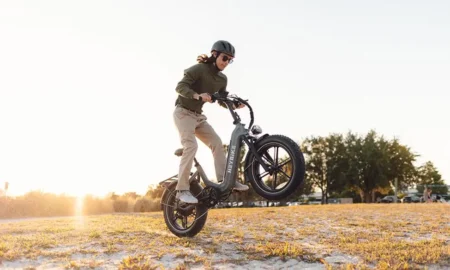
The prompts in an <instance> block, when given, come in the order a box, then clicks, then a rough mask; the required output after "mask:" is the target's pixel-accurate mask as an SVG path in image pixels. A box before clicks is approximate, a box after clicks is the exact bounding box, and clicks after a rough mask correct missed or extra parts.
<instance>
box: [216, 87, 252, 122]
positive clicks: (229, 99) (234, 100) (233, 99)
mask: <svg viewBox="0 0 450 270" xmlns="http://www.w3.org/2000/svg"><path fill="white" fill-rule="evenodd" d="M226 95H228V93H226ZM216 100H217V101H222V102H224V103H225V104H227V107H228V108H229V109H230V111H231V113H234V114H237V113H236V112H233V110H232V109H231V108H233V107H232V105H234V106H235V107H236V108H237V107H238V106H239V105H240V103H242V104H245V105H246V106H247V107H248V109H249V110H250V124H249V126H248V129H250V128H251V127H252V126H253V121H254V119H255V118H254V115H253V109H252V107H251V106H250V104H248V102H247V100H244V99H242V98H240V97H238V96H224V95H223V94H221V93H219V92H216V93H214V94H212V95H211V101H212V102H216ZM233 117H234V115H233Z"/></svg>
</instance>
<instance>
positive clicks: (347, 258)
mask: <svg viewBox="0 0 450 270" xmlns="http://www.w3.org/2000/svg"><path fill="white" fill-rule="evenodd" d="M0 261H2V263H3V265H0V267H22V268H25V267H30V268H37V267H43V268H47V267H65V268H103V267H111V266H112V267H113V268H121V269H189V268H195V267H197V268H206V269H214V268H216V267H219V266H222V267H224V268H228V267H233V265H240V266H242V267H244V268H245V267H248V268H251V269H253V268H255V267H261V266H263V265H272V266H273V267H274V268H275V269H276V268H278V267H286V268H289V267H295V266H298V267H299V266H300V267H305V266H308V267H311V268H316V269H427V268H436V269H440V268H443V269H445V268H448V267H450V205H448V204H446V205H444V204H407V205H401V204H400V205H387V204H382V205H380V204H377V205H375V204H374V205H364V204H361V205H357V204H354V205H328V206H321V205H316V206H292V207H270V208H247V209H241V208H234V209H213V210H211V211H210V212H209V216H208V220H207V223H206V225H205V227H204V229H203V231H201V232H200V234H199V235H197V236H196V237H194V238H191V239H180V238H177V237H175V236H173V235H172V234H171V233H170V232H169V231H168V230H167V228H166V225H165V223H164V220H163V217H162V212H157V213H150V214H113V215H98V216H86V217H71V218H50V219H33V220H24V221H14V222H5V221H3V222H1V221H0Z"/></svg>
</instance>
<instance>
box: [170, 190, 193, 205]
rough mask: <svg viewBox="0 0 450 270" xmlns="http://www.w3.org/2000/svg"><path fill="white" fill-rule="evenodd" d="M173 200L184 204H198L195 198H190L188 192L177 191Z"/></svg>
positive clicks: (190, 195)
mask: <svg viewBox="0 0 450 270" xmlns="http://www.w3.org/2000/svg"><path fill="white" fill-rule="evenodd" d="M175 198H177V199H179V200H180V201H182V202H184V203H191V204H196V203H198V200H197V198H195V197H194V196H192V194H191V192H190V191H189V190H178V191H177V195H176V196H175Z"/></svg>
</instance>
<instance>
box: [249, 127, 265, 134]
mask: <svg viewBox="0 0 450 270" xmlns="http://www.w3.org/2000/svg"><path fill="white" fill-rule="evenodd" d="M251 131H252V133H253V134H255V135H258V134H261V133H262V128H261V127H260V126H258V125H254V126H253V127H252V129H251Z"/></svg>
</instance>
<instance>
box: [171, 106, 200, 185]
mask: <svg viewBox="0 0 450 270" xmlns="http://www.w3.org/2000/svg"><path fill="white" fill-rule="evenodd" d="M173 119H174V122H175V125H176V127H177V129H178V132H179V136H180V141H181V144H182V145H183V155H182V156H181V160H180V167H179V171H178V184H177V186H176V190H189V176H190V172H191V169H192V165H193V162H194V157H195V154H196V152H197V147H198V146H197V140H196V138H195V126H196V124H197V119H195V118H194V117H193V116H192V115H190V114H189V113H188V112H187V111H186V110H185V109H183V108H180V107H177V108H176V109H175V111H174V113H173Z"/></svg>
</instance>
